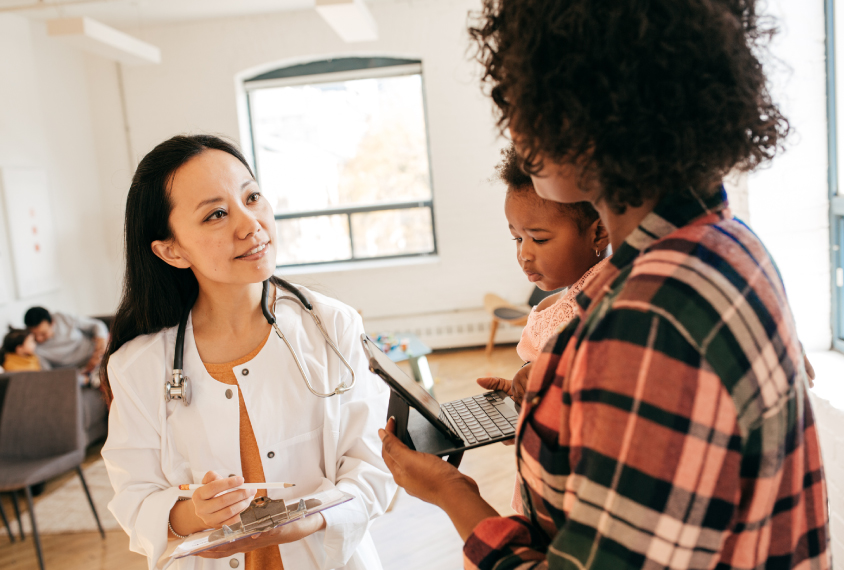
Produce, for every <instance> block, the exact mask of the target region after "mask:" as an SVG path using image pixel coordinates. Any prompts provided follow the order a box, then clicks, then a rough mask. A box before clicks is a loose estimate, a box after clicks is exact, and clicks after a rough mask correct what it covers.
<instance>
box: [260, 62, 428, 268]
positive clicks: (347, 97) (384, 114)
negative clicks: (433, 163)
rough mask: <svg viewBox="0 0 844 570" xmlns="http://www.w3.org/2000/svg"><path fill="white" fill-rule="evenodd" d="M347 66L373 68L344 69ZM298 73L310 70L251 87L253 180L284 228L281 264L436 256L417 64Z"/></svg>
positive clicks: (323, 65)
mask: <svg viewBox="0 0 844 570" xmlns="http://www.w3.org/2000/svg"><path fill="white" fill-rule="evenodd" d="M350 60H354V61H355V62H364V63H366V64H367V65H368V66H370V67H366V68H362V69H348V67H349V66H350V65H352V66H353V65H354V63H351V64H350V63H349V61H350ZM373 61H375V62H376V63H381V64H383V63H384V62H387V63H390V65H380V66H376V67H371V66H372V65H373ZM338 63H339V64H340V65H338ZM359 64H360V63H359ZM297 67H299V68H305V69H299V70H296V69H295V68H289V70H290V71H288V70H277V71H276V72H271V73H270V74H264V75H263V76H260V77H259V78H255V79H253V80H250V81H247V82H246V89H247V93H248V101H249V115H250V124H251V127H252V145H253V153H254V161H255V166H256V171H257V172H256V175H257V177H258V182H259V184H260V185H261V188H262V190H263V192H264V194H265V195H266V196H267V198H268V199H269V200H270V202H271V203H272V204H273V207H274V210H275V214H276V223H277V224H278V238H279V244H278V246H279V247H278V259H277V265H278V266H294V265H307V264H317V263H332V262H339V261H356V260H364V259H382V258H393V257H406V256H416V255H430V254H433V253H435V252H436V242H435V239H434V220H433V209H432V206H433V204H432V193H431V176H430V165H429V162H428V137H427V130H426V122H425V106H424V100H423V94H422V67H421V64H420V63H419V62H413V61H411V62H408V61H407V60H386V59H384V58H381V59H377V60H372V59H363V58H349V60H336V61H335V62H318V63H316V64H307V65H305V66H297ZM337 67H339V68H340V70H339V71H335V72H331V69H332V68H337ZM326 69H327V70H328V72H326ZM296 71H300V72H301V71H305V72H309V73H307V74H302V75H294V74H293V73H295V72H296ZM315 71H316V73H315Z"/></svg>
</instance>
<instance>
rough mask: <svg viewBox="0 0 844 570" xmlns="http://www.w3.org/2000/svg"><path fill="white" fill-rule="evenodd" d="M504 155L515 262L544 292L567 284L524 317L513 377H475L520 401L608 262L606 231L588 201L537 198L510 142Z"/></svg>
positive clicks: (502, 166) (502, 175) (500, 172)
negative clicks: (548, 347) (535, 365)
mask: <svg viewBox="0 0 844 570" xmlns="http://www.w3.org/2000/svg"><path fill="white" fill-rule="evenodd" d="M502 154H503V157H504V158H503V160H502V161H501V163H500V164H499V165H498V167H497V168H496V170H497V171H498V177H499V178H500V179H501V181H502V182H504V184H505V185H506V186H507V197H506V199H505V202H504V213H505V215H506V216H507V221H508V222H509V224H510V233H511V234H512V235H513V241H515V242H516V260H517V261H518V262H519V265H520V266H521V267H522V271H524V272H525V275H527V278H528V280H530V282H531V283H534V284H535V285H536V286H537V287H539V288H540V289H542V290H543V291H554V290H556V289H561V288H566V289H565V290H564V291H560V292H559V293H555V294H553V295H551V296H549V297H546V298H545V299H543V300H542V302H541V303H539V304H538V305H537V306H536V307H534V308H533V310H532V311H531V312H530V315H528V321H527V325H525V328H524V330H523V331H522V338H521V340H520V341H519V345H518V346H517V347H516V351H517V352H518V353H519V356H520V357H521V359H522V360H524V361H525V365H524V366H523V367H522V368H521V370H519V372H518V373H517V374H516V376H515V377H514V378H513V380H512V381H509V380H505V379H502V378H479V379H478V384H480V385H481V386H483V387H484V388H487V389H489V390H504V391H506V392H509V393H510V394H511V395H512V397H513V399H514V400H515V401H516V402H517V403H521V400H522V397H523V396H524V392H525V386H526V385H527V378H528V375H529V374H530V368H531V363H532V362H534V361H535V360H536V359H537V357H538V356H539V354H540V353H541V352H542V347H543V346H544V345H545V343H546V342H547V341H548V339H549V338H551V337H552V336H553V335H555V334H556V333H557V331H558V330H559V329H560V327H562V326H564V325H565V324H566V323H568V322H569V321H570V320H571V319H572V318H573V317H574V316H575V310H576V302H575V298H576V297H577V294H578V293H579V292H580V291H581V290H582V289H583V287H584V285H585V284H586V282H587V281H588V280H589V278H590V277H592V275H594V274H596V273H597V272H599V271H600V270H601V269H602V268H603V267H604V265H606V264H607V263H608V260H609V257H608V256H607V248H608V245H609V235H608V234H607V230H606V228H605V227H604V225H603V223H602V222H601V219H600V218H599V217H598V212H596V211H595V208H593V207H592V205H591V204H590V203H589V202H577V203H574V204H562V203H560V202H552V201H550V200H544V199H542V198H540V197H539V196H538V195H537V194H536V191H535V190H534V188H533V182H532V181H531V179H530V176H528V175H527V174H525V173H524V171H522V169H521V167H520V166H519V161H518V157H517V156H516V151H515V148H514V147H513V145H510V147H509V148H507V149H506V150H504V151H503V152H502Z"/></svg>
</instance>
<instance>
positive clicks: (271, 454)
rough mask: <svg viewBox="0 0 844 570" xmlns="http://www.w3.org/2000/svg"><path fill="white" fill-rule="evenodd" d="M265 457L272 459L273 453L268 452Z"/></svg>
mask: <svg viewBox="0 0 844 570" xmlns="http://www.w3.org/2000/svg"><path fill="white" fill-rule="evenodd" d="M267 457H269V458H270V459H272V458H273V457H275V451H270V452H269V453H268V454H267Z"/></svg>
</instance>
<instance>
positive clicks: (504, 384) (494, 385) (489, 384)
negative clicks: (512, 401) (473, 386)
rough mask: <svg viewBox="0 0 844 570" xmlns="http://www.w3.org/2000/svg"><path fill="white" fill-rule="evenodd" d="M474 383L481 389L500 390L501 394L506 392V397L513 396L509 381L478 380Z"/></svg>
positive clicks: (511, 384) (499, 379)
mask: <svg viewBox="0 0 844 570" xmlns="http://www.w3.org/2000/svg"><path fill="white" fill-rule="evenodd" d="M476 382H477V383H478V385H479V386H480V387H481V388H485V389H487V390H501V391H502V392H507V395H508V396H512V395H513V391H512V388H513V382H511V381H510V380H505V379H504V378H478V379H477V380H476Z"/></svg>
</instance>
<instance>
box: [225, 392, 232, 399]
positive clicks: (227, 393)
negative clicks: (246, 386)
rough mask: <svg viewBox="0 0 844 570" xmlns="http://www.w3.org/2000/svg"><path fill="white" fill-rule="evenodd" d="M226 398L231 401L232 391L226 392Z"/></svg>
mask: <svg viewBox="0 0 844 570" xmlns="http://www.w3.org/2000/svg"><path fill="white" fill-rule="evenodd" d="M226 398H228V399H229V400H231V399H232V391H231V390H226Z"/></svg>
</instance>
